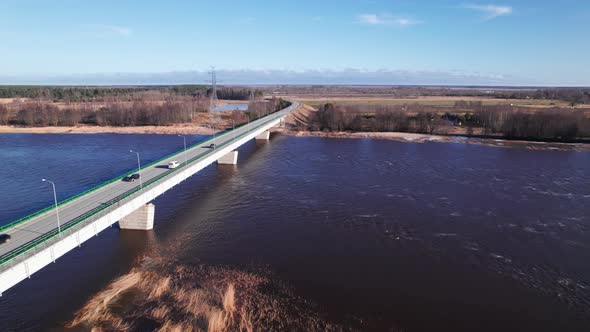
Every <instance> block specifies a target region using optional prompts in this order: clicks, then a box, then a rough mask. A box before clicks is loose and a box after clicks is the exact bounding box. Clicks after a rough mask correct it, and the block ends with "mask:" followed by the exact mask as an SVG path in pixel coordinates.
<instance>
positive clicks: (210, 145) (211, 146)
mask: <svg viewBox="0 0 590 332" xmlns="http://www.w3.org/2000/svg"><path fill="white" fill-rule="evenodd" d="M216 147H217V144H215V143H211V144H209V149H215V148H216Z"/></svg>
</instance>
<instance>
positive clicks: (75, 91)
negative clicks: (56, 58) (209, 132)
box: [0, 84, 263, 102]
mask: <svg viewBox="0 0 590 332" xmlns="http://www.w3.org/2000/svg"><path fill="white" fill-rule="evenodd" d="M145 92H160V93H164V94H172V95H178V96H193V97H196V96H209V95H210V94H211V92H212V90H211V89H210V88H208V87H207V86H204V85H188V84H187V85H172V86H130V87H106V86H88V87H83V86H21V85H15V86H9V85H8V86H0V98H30V99H43V100H48V101H72V102H82V101H103V100H105V99H106V98H107V97H119V98H125V97H126V98H127V99H132V98H133V96H134V95H137V94H141V93H145ZM262 96H263V92H262V91H261V90H258V89H248V88H231V87H222V88H220V89H218V90H217V97H218V98H219V99H227V100H249V99H251V98H252V97H254V98H262Z"/></svg>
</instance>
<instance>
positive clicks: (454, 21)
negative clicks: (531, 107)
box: [0, 0, 590, 86]
mask: <svg viewBox="0 0 590 332" xmlns="http://www.w3.org/2000/svg"><path fill="white" fill-rule="evenodd" d="M589 33H590V1H587V0H576V1H574V0H561V1H559V2H558V1H548V0H505V1H502V2H495V1H492V2H489V1H483V2H480V1H461V0H458V1H451V0H438V1H426V0H297V1H295V0H274V1H271V0H250V1H245V0H244V1H228V0H218V1H198V0H193V1H188V0H187V1H181V0H168V1H149V0H144V1H125V0H119V1H111V0H106V1H105V0H102V1H78V0H54V1H51V0H36V1H35V0H0V39H1V43H0V54H1V58H0V83H55V82H57V83H59V82H66V83H78V82H79V83H85V81H90V82H101V83H129V82H127V81H129V80H130V82H137V83H168V81H170V83H178V82H184V80H188V81H189V82H185V83H191V82H190V81H192V80H193V79H192V78H191V75H194V80H195V82H194V83H200V82H198V81H196V80H202V77H201V76H203V75H204V74H205V73H206V71H207V69H208V68H209V67H210V66H216V67H217V68H219V69H220V70H221V73H225V74H226V75H227V77H226V78H227V80H228V82H227V83H234V82H233V81H236V82H237V83H289V81H290V79H289V77H293V79H292V81H295V82H297V83H305V81H306V76H309V78H308V81H309V82H310V83H321V81H322V74H324V73H325V74H326V75H327V77H330V78H331V79H332V81H330V82H332V83H338V80H341V81H343V82H345V83H352V82H351V81H354V80H355V79H358V81H359V83H371V82H372V80H374V83H376V84H382V83H391V84H414V83H415V82H419V83H424V84H428V83H431V84H445V83H447V82H448V83H449V84H525V85H585V86H590V65H589V61H588V59H590V41H589V36H590V35H589ZM242 70H246V72H242ZM236 73H241V74H242V76H240V77H241V80H243V81H239V79H236V78H235V77H234V76H235V74H236ZM244 73H249V75H250V76H251V79H250V80H251V82H248V78H247V77H246V78H244ZM269 73H275V74H277V75H276V77H280V79H278V78H275V79H274V80H276V81H277V82H271V81H273V77H272V75H270V74H269ZM290 75H291V76H290ZM338 75H340V76H341V78H338ZM312 76H313V77H314V78H313V79H312V78H311V77H312ZM376 77H378V79H376ZM279 81H280V82H279Z"/></svg>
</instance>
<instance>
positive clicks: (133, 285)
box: [67, 260, 344, 332]
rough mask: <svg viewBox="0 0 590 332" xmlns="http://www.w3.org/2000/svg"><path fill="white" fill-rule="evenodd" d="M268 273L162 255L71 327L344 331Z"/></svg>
mask: <svg viewBox="0 0 590 332" xmlns="http://www.w3.org/2000/svg"><path fill="white" fill-rule="evenodd" d="M311 309H312V307H311V306H310V305H309V304H308V303H307V302H305V301H304V300H302V299H300V298H298V297H296V296H294V295H293V294H292V293H291V291H290V290H289V289H287V288H285V287H284V286H282V285H280V284H278V283H277V282H274V281H273V279H272V278H270V277H269V276H266V275H264V274H254V273H248V272H243V271H238V270H234V269H229V268H206V267H198V268H192V267H187V266H178V265H177V264H174V263H164V260H159V261H158V262H156V263H154V261H153V260H150V264H143V265H142V266H140V267H136V268H134V269H133V270H132V271H130V272H129V273H128V274H126V275H124V276H122V277H120V278H118V279H116V280H115V281H113V282H112V283H111V284H110V285H109V286H108V287H107V288H106V289H104V290H103V291H101V292H99V293H98V294H96V295H95V296H94V297H93V298H91V299H90V300H89V301H88V302H87V303H86V305H85V306H84V307H83V308H82V309H81V310H79V312H78V313H77V314H76V315H75V317H74V319H73V320H72V321H71V322H70V323H69V324H68V325H67V327H68V328H76V329H88V330H90V329H92V330H96V331H113V330H115V331H142V330H146V329H149V330H154V329H155V330H157V331H210V332H226V331H259V330H281V331H289V330H306V331H330V330H344V329H343V328H342V327H339V326H336V325H333V324H330V323H328V322H326V321H325V320H324V319H323V318H322V317H321V316H320V315H319V314H318V313H317V312H315V311H313V310H311Z"/></svg>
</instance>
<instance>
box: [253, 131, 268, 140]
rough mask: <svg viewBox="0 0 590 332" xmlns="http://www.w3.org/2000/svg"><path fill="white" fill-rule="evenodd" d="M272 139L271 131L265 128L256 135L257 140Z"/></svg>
mask: <svg viewBox="0 0 590 332" xmlns="http://www.w3.org/2000/svg"><path fill="white" fill-rule="evenodd" d="M269 139H270V131H269V130H265V131H263V132H261V133H260V134H258V136H256V140H263V141H268V140H269Z"/></svg>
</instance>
